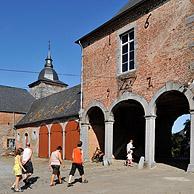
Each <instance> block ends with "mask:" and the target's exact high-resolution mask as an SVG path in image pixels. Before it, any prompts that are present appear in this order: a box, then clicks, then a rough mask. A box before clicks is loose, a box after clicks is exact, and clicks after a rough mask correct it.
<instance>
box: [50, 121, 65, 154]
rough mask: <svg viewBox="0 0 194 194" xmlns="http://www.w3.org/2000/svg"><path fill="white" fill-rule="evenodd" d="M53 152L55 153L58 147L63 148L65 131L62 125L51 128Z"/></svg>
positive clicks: (56, 124) (54, 125)
mask: <svg viewBox="0 0 194 194" xmlns="http://www.w3.org/2000/svg"><path fill="white" fill-rule="evenodd" d="M50 140H51V146H50V148H51V152H53V151H55V150H56V149H57V147H58V146H61V147H63V129H62V127H61V125H60V124H58V123H55V124H53V125H52V127H51V134H50Z"/></svg>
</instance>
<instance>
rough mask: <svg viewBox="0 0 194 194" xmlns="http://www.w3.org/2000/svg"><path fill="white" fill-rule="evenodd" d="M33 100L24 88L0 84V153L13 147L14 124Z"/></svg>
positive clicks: (6, 151)
mask: <svg viewBox="0 0 194 194" xmlns="http://www.w3.org/2000/svg"><path fill="white" fill-rule="evenodd" d="M34 100H35V99H34V98H33V96H32V95H30V93H29V92H28V91H27V90H25V89H21V88H14V87H9V86H0V136H1V138H0V154H9V153H10V152H12V151H13V149H14V148H15V128H14V125H15V124H16V123H17V122H18V121H19V120H20V119H21V118H22V117H23V116H24V115H25V114H26V113H27V112H28V110H29V108H30V105H31V104H32V102H33V101H34Z"/></svg>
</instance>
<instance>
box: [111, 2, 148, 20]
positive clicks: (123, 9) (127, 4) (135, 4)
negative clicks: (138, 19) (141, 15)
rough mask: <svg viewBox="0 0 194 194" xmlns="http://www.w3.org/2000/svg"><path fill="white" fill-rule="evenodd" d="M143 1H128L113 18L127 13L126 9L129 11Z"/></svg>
mask: <svg viewBox="0 0 194 194" xmlns="http://www.w3.org/2000/svg"><path fill="white" fill-rule="evenodd" d="M143 1H145V0H128V2H127V3H126V4H125V5H124V6H123V7H122V8H121V9H120V10H119V12H118V13H117V14H116V15H115V17H116V16H118V15H120V14H123V13H124V12H125V11H127V10H128V9H131V8H132V7H134V6H137V5H138V4H139V3H141V2H143ZM113 18H114V17H113Z"/></svg>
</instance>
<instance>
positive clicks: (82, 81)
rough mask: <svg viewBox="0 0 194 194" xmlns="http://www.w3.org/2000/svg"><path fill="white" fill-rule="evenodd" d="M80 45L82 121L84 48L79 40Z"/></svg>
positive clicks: (81, 106)
mask: <svg viewBox="0 0 194 194" xmlns="http://www.w3.org/2000/svg"><path fill="white" fill-rule="evenodd" d="M78 43H79V45H80V47H81V97H80V98H81V99H80V114H79V117H80V119H81V120H82V116H83V46H82V44H81V42H80V40H79V42H78ZM80 129H81V122H80Z"/></svg>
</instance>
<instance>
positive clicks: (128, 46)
mask: <svg viewBox="0 0 194 194" xmlns="http://www.w3.org/2000/svg"><path fill="white" fill-rule="evenodd" d="M134 50H135V49H134V29H132V30H130V31H129V32H127V33H125V34H123V35H121V54H122V57H121V61H122V68H121V71H122V73H123V72H127V71H130V70H133V69H135V62H134Z"/></svg>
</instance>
